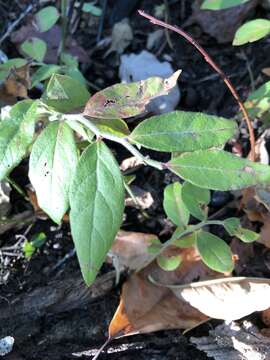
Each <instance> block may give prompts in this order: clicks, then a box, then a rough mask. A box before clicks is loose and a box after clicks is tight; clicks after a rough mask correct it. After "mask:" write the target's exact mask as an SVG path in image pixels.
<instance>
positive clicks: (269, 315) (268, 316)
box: [261, 307, 270, 328]
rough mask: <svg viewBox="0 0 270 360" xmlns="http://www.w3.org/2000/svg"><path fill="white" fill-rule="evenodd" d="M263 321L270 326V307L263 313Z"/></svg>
mask: <svg viewBox="0 0 270 360" xmlns="http://www.w3.org/2000/svg"><path fill="white" fill-rule="evenodd" d="M261 318H262V321H263V323H264V324H265V325H266V326H267V327H269V328H270V307H269V308H268V309H265V310H264V311H263V312H262V313H261Z"/></svg>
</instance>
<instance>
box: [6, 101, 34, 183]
mask: <svg viewBox="0 0 270 360" xmlns="http://www.w3.org/2000/svg"><path fill="white" fill-rule="evenodd" d="M37 106H38V103H37V102H33V101H32V100H24V101H21V102H18V103H17V104H16V105H14V106H13V107H12V109H11V110H10V112H9V115H8V116H7V117H5V119H4V120H2V121H0V180H2V179H3V178H4V177H5V176H6V175H8V173H9V172H10V171H11V170H12V169H14V167H15V166H17V165H18V164H19V163H20V162H21V160H22V159H23V158H24V156H25V155H26V154H27V151H28V148H29V146H30V145H31V143H32V141H33V139H34V133H35V120H36V117H37Z"/></svg>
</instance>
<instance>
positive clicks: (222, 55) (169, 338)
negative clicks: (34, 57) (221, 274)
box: [0, 0, 270, 360]
mask: <svg viewBox="0 0 270 360" xmlns="http://www.w3.org/2000/svg"><path fill="white" fill-rule="evenodd" d="M182 2H183V3H185V7H183V8H184V9H185V12H184V14H182V13H181V12H180V10H179V9H180V3H182ZM9 3H10V5H9V7H7V5H6V4H5V2H3V1H0V26H2V32H3V33H4V32H5V29H6V26H7V23H8V22H12V21H14V18H16V16H18V15H19V13H20V12H21V11H22V9H23V8H25V6H27V4H28V3H30V1H26V0H24V1H20V2H19V1H15V0H13V1H10V2H9ZM19 3H20V4H19ZM52 3H53V2H52ZM100 3H101V1H100ZM115 3H117V2H114V1H108V6H107V11H106V16H105V21H104V28H103V31H102V37H104V36H106V35H109V34H110V33H111V28H112V24H113V23H114V22H115V21H118V20H119V17H120V18H121V14H122V13H125V9H124V7H125V6H123V8H121V9H120V8H119V9H118V10H115V6H116V5H115ZM123 3H126V4H127V3H128V4H129V10H130V9H132V8H133V10H132V11H129V14H128V15H129V16H130V20H131V25H132V28H133V31H134V42H133V43H132V44H131V45H130V47H129V48H128V49H127V51H126V52H139V51H141V50H143V49H145V47H146V39H147V34H148V33H150V32H152V31H153V30H154V27H153V25H151V24H149V23H148V22H147V21H146V20H145V19H143V18H141V17H140V16H139V15H137V13H136V8H142V9H145V10H146V11H149V12H150V13H153V9H154V6H155V5H160V4H162V3H163V1H159V0H155V1H154V0H153V1H149V0H148V1H147V0H144V1H139V2H137V4H135V3H136V2H135V1H132V0H129V1H124V2H123ZM169 3H171V6H170V17H171V22H172V23H176V24H182V23H185V21H186V20H187V19H188V18H189V17H190V16H191V4H192V3H193V1H185V0H181V1H169ZM134 4H135V5H134ZM258 11H260V9H259V10H258ZM10 14H12V16H10ZM7 19H8V20H7ZM0 30H1V28H0ZM186 30H187V31H188V32H190V33H191V34H193V35H194V37H195V38H196V39H197V41H198V42H200V43H201V44H202V45H203V46H204V47H205V48H206V50H207V51H208V52H209V54H210V55H211V56H212V57H213V58H214V59H215V60H216V62H217V63H218V64H220V65H221V67H222V69H223V70H224V72H225V73H226V74H228V75H229V76H230V78H231V80H232V81H233V83H234V84H235V86H236V88H237V89H238V90H239V92H240V94H241V95H242V97H243V98H245V97H246V95H247V94H248V93H249V92H250V90H251V80H250V75H249V71H248V68H247V61H246V60H245V59H243V58H242V57H241V56H240V52H241V51H240V50H239V49H238V48H234V47H232V46H231V44H225V45H224V44H218V43H217V42H216V40H215V39H213V38H211V37H210V36H208V35H206V34H204V33H203V32H202V31H201V29H200V28H199V26H197V25H192V26H188V27H187V28H186ZM97 32H98V23H96V24H95V25H93V26H92V27H91V26H90V27H87V26H86V24H85V22H83V21H82V22H81V24H80V26H79V28H78V29H77V31H76V33H75V34H74V35H73V36H74V37H75V38H76V39H77V41H78V42H79V43H80V44H81V45H82V46H83V47H84V48H85V49H86V51H87V52H88V53H89V56H90V64H88V65H85V64H82V69H83V72H84V74H85V76H86V78H87V79H88V80H89V81H90V82H91V83H92V86H93V89H91V91H92V93H94V92H95V91H96V90H94V88H95V89H101V88H104V87H107V86H109V85H112V84H114V83H116V82H119V78H118V64H119V59H118V58H117V56H116V55H114V54H112V55H110V56H109V57H106V58H105V59H104V53H105V51H106V49H100V50H99V49H96V50H93V49H94V47H95V46H96V37H97ZM171 40H172V43H173V46H174V49H173V50H171V49H170V48H169V46H168V45H166V46H165V47H164V49H163V51H162V52H161V54H160V58H161V59H162V57H163V55H164V54H168V55H170V56H171V58H172V59H173V61H172V63H173V66H174V68H175V69H178V68H181V69H183V73H182V75H181V77H180V80H179V85H180V88H181V94H182V95H181V102H180V104H179V109H183V110H190V111H204V112H207V113H212V114H218V115H220V116H224V117H233V116H234V115H235V114H237V112H238V107H237V104H236V103H235V101H234V99H233V98H232V96H231V94H230V93H229V92H228V90H227V88H226V87H225V85H224V83H223V81H222V79H220V78H219V77H218V76H215V75H213V72H212V70H211V69H210V67H209V65H208V64H207V63H206V62H205V61H204V60H203V58H202V57H201V55H200V54H198V53H197V52H196V51H195V50H194V48H192V47H191V45H190V44H188V43H186V41H185V40H183V39H180V38H179V37H177V36H176V35H175V34H171ZM269 48H270V42H269V39H268V40H267V39H265V40H262V41H260V42H257V43H254V44H250V45H247V46H244V47H242V49H244V51H245V54H246V57H247V58H248V62H249V65H250V67H251V70H252V72H253V76H254V79H255V82H256V86H258V85H260V83H262V82H263V81H265V80H266V78H264V76H263V75H262V72H261V70H262V69H263V68H265V67H269V66H270V59H269ZM3 51H5V52H6V53H7V55H8V56H9V57H15V56H16V55H18V54H16V50H14V46H13V45H12V43H11V42H10V41H9V39H7V40H6V41H5V42H4V43H3ZM211 75H213V76H211ZM130 125H131V127H132V126H134V125H135V124H134V123H131V124H130ZM110 145H111V144H110ZM241 145H242V151H243V155H247V153H248V151H249V144H248V137H247V136H246V135H245V134H244V135H242V139H241ZM112 146H113V149H114V151H115V154H116V156H117V158H118V160H119V161H121V160H123V159H124V158H125V157H127V156H128V155H129V154H128V153H126V152H125V151H124V150H123V149H122V148H120V147H118V146H115V145H112ZM148 153H149V152H148ZM161 156H165V155H160V154H158V153H154V152H151V157H153V158H156V159H158V160H164V159H161ZM136 175H137V177H136V180H135V183H134V184H135V185H137V186H139V187H140V188H142V189H144V190H147V191H150V192H151V194H152V196H153V197H154V200H155V204H154V207H152V208H150V209H148V210H146V212H147V214H148V219H145V218H144V217H142V216H141V213H140V212H139V211H138V210H136V209H133V208H127V209H126V220H125V222H124V224H123V229H125V230H132V231H142V232H148V233H156V234H159V233H160V232H161V231H162V230H163V228H164V219H165V216H164V213H163V210H162V193H163V189H164V186H165V185H166V184H168V183H169V182H171V181H172V180H173V179H174V176H173V175H171V174H169V173H166V172H162V173H161V172H158V171H156V170H154V169H152V168H147V167H145V168H141V169H140V170H139V171H137V172H136ZM11 177H12V178H14V180H15V181H16V182H17V183H18V184H20V185H21V186H22V187H23V188H24V189H25V186H26V185H27V183H28V180H27V162H24V163H22V164H21V165H20V166H19V167H18V168H17V169H16V170H15V171H14V172H13V173H12V174H11ZM231 198H232V195H230V194H225V193H221V192H216V193H213V196H212V203H211V208H210V214H211V213H214V212H216V211H218V210H220V209H221V208H225V213H223V215H222V216H227V215H229V216H233V215H236V212H235V210H230V209H226V204H227V203H228V202H229V201H230V200H231ZM11 200H12V213H13V214H16V213H20V212H22V211H25V210H27V209H28V210H29V209H31V205H29V203H26V201H25V200H24V198H23V197H22V196H21V195H18V193H17V192H16V191H15V190H14V189H13V190H12V194H11ZM231 211H232V212H234V213H230V212H231ZM237 215H238V216H239V214H237ZM26 228H27V226H25V227H23V228H21V229H20V230H19V231H18V230H15V229H14V230H11V231H9V232H6V233H5V234H4V235H2V236H1V237H0V246H4V245H5V246H7V245H12V244H14V243H15V235H16V234H18V233H20V234H22V233H24V231H25V229H26ZM213 231H215V229H213ZM38 232H44V233H45V234H46V236H47V239H48V241H47V242H46V244H45V245H44V246H43V247H42V248H41V249H40V250H39V251H38V253H37V254H35V255H34V256H33V257H32V259H31V260H30V261H29V262H28V261H26V260H22V259H21V260H18V261H16V262H15V263H14V265H13V266H12V267H10V265H9V268H8V270H9V271H10V275H9V277H8V281H7V283H6V284H5V285H0V286H1V287H0V338H2V337H4V336H7V335H10V336H13V337H14V338H15V346H14V351H13V352H12V353H11V354H10V355H8V356H7V357H6V359H16V360H19V359H27V360H29V359H36V360H41V359H42V360H46V359H50V360H54V359H55V360H60V359H75V358H78V356H79V355H78V354H79V353H81V352H85V353H84V354H81V355H80V356H81V358H83V359H84V358H85V359H90V358H91V356H90V353H87V350H89V349H96V348H99V347H100V346H101V345H102V343H103V342H104V341H105V340H106V335H107V328H108V324H109V322H110V320H111V319H112V316H113V314H114V312H115V310H116V308H117V305H118V302H119V294H120V289H121V286H120V285H121V284H120V285H118V286H116V287H114V288H113V289H111V290H108V292H107V293H106V294H105V295H104V294H103V295H102V296H100V297H96V298H95V299H94V300H93V301H86V302H85V301H81V299H79V300H78V303H77V304H72V306H71V305H70V304H68V305H65V306H66V307H65V306H63V304H66V303H65V299H66V297H68V296H69V293H68V292H65V291H63V294H62V297H59V298H57V300H53V301H54V302H52V304H49V303H48V304H47V305H46V306H45V307H44V309H46V311H45V312H44V311H42V310H40V308H39V307H38V304H35V303H31V307H30V308H29V309H30V310H31V312H29V311H30V310H29V309H27V308H26V307H27V306H28V305H29V304H28V303H25V308H21V306H22V304H23V303H22V299H25V297H24V296H32V297H33V299H34V301H37V298H36V297H35V294H36V293H35V291H37V290H38V289H40V288H42V289H44V291H43V292H41V294H42V296H43V297H46V296H48V299H49V298H50V296H51V297H52V298H53V296H54V294H55V291H56V290H55V289H57V288H59V287H60V288H61V284H63V283H65V282H66V281H69V279H74V278H79V276H80V275H79V267H78V263H77V260H76V257H75V256H71V257H70V258H68V259H66V261H64V263H63V264H61V263H59V261H61V260H62V259H63V258H64V256H65V255H67V254H71V251H72V249H73V244H72V239H71V236H70V230H69V225H67V224H64V225H62V226H61V227H60V228H58V227H57V226H55V225H54V224H53V223H52V222H51V221H49V220H37V221H36V222H35V223H34V224H33V226H32V228H31V230H30V233H29V234H28V236H29V237H30V236H31V235H33V234H36V233H38ZM164 240H165V239H164ZM264 256H265V258H266V259H267V256H266V255H265V254H264ZM261 259H262V247H260V246H259V245H257V247H256V257H255V258H254V259H252V261H251V263H250V264H247V266H246V267H245V269H248V270H245V271H244V272H243V273H242V275H255V276H265V277H270V270H269V268H268V266H267V261H262V260H261ZM56 264H58V265H59V266H57V268H54V267H55V265H56ZM111 270H112V269H111V267H110V266H109V265H104V266H103V268H102V270H101V275H100V276H102V275H104V274H106V273H107V272H108V271H111ZM238 275H240V274H238ZM122 281H123V279H122ZM48 284H49V287H48ZM50 284H52V286H51V285H50ZM50 286H51V288H50ZM50 289H51V290H50ZM109 289H110V287H109ZM46 294H47V295H46ZM39 300H40V301H44V302H46V301H47V300H46V299H45V298H40V299H39ZM48 302H49V300H48ZM27 304H28V305H27ZM35 305H36V306H35ZM8 309H9V310H8ZM21 309H23V310H21ZM17 310H18V311H17ZM5 311H11V312H10V313H9V315H8V316H5V315H4V312H5ZM209 326H211V324H210V325H209V324H206V325H204V326H201V327H199V328H198V329H197V330H195V331H193V332H191V333H190V334H188V335H187V336H183V335H181V332H180V331H163V332H159V333H155V334H148V335H143V336H142V335H138V336H133V337H129V338H125V339H118V340H115V341H114V342H113V343H112V344H111V345H110V346H109V348H110V352H108V353H106V354H102V355H100V359H110V360H111V359H112V360H113V359H119V360H120V359H121V360H131V359H137V358H140V359H142V360H144V359H147V360H165V359H166V360H169V359H172V360H177V359H179V360H180V359H181V360H184V359H187V360H188V359H194V360H195V359H196V360H197V359H198V360H200V359H207V357H206V355H205V354H204V353H202V352H200V351H198V350H196V348H195V347H193V346H192V345H191V344H190V343H189V342H188V336H189V335H192V336H194V334H195V335H196V336H202V335H205V334H206V333H207V330H208V329H209ZM125 344H127V345H125ZM75 353H77V356H76V355H74V354H75Z"/></svg>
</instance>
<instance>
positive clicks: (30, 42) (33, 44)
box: [21, 37, 47, 62]
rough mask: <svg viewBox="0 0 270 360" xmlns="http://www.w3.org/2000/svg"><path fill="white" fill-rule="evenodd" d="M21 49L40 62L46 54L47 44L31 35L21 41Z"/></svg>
mask: <svg viewBox="0 0 270 360" xmlns="http://www.w3.org/2000/svg"><path fill="white" fill-rule="evenodd" d="M21 49H22V51H23V52H24V53H25V54H26V55H27V56H29V57H31V58H32V59H34V60H37V61H39V62H42V61H43V59H44V57H45V55H46V51H47V44H46V43H45V41H43V40H41V39H39V38H35V37H32V38H30V39H27V40H25V41H24V42H23V43H22V45H21Z"/></svg>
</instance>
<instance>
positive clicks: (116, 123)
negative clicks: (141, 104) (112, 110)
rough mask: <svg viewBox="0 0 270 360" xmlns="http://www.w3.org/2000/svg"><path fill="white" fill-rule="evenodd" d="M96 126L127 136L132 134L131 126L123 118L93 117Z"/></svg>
mask: <svg viewBox="0 0 270 360" xmlns="http://www.w3.org/2000/svg"><path fill="white" fill-rule="evenodd" d="M91 121H92V122H93V123H94V124H95V125H96V127H97V128H98V129H99V130H100V131H103V132H105V133H108V134H112V135H116V136H118V137H126V136H127V135H129V134H130V131H129V128H128V126H127V124H126V123H125V121H124V120H122V119H91Z"/></svg>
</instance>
